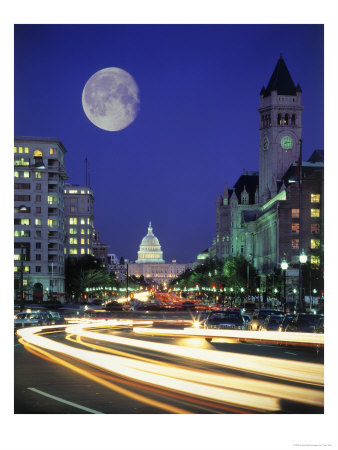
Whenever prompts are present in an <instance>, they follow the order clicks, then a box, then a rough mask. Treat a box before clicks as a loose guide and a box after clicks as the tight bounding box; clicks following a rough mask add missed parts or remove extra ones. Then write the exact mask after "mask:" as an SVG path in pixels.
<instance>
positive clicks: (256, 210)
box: [209, 57, 324, 277]
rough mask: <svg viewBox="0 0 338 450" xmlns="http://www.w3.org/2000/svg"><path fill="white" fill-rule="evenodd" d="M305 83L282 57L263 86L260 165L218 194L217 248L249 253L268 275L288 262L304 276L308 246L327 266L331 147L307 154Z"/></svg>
mask: <svg viewBox="0 0 338 450" xmlns="http://www.w3.org/2000/svg"><path fill="white" fill-rule="evenodd" d="M302 111H303V106H302V104H301V88H300V86H299V84H298V85H297V86H296V85H295V84H294V82H293V81H292V78H291V76H290V74H289V71H288V69H287V67H286V64H285V62H284V60H283V59H282V57H281V58H280V59H279V60H278V62H277V65H276V67H275V70H274V71H273V74H272V76H271V78H270V81H269V83H268V85H267V88H264V86H263V88H262V90H261V92H260V107H259V109H258V112H259V172H258V173H257V172H247V171H244V172H243V174H242V175H241V176H240V177H239V179H238V181H237V182H236V183H235V185H234V187H233V189H228V188H227V186H226V187H225V190H224V193H223V195H221V194H219V196H218V198H217V201H216V237H215V239H214V242H213V245H212V247H211V248H210V249H209V255H210V256H211V257H215V258H218V259H225V258H227V257H228V256H229V255H243V256H244V257H245V258H246V259H247V260H248V261H249V262H251V263H252V264H253V265H254V267H255V268H256V269H257V271H258V273H259V274H260V275H267V274H271V273H273V272H274V270H275V269H276V268H279V267H280V263H281V260H282V259H283V258H285V259H286V260H287V261H288V263H289V270H288V274H289V275H290V277H291V276H293V277H298V275H299V268H300V265H299V255H300V253H301V252H302V250H304V252H305V253H306V254H307V256H308V259H309V261H310V263H311V266H312V267H313V268H317V269H318V268H319V269H320V270H321V268H322V267H323V264H324V261H323V252H324V247H323V245H324V234H323V225H324V224H323V215H324V202H323V200H324V198H323V196H324V188H323V179H324V152H323V150H316V151H314V152H313V154H312V155H311V157H310V158H309V160H308V161H306V162H303V161H302Z"/></svg>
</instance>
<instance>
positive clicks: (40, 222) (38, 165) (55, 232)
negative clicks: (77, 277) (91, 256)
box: [14, 137, 67, 301]
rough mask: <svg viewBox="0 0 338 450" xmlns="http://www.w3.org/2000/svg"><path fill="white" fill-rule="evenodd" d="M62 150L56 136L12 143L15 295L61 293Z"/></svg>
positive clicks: (44, 297) (42, 297) (31, 297)
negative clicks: (23, 293)
mask: <svg viewBox="0 0 338 450" xmlns="http://www.w3.org/2000/svg"><path fill="white" fill-rule="evenodd" d="M65 153H66V149H65V147H64V146H63V144H62V143H61V142H60V141H59V140H58V139H55V138H30V137H16V138H15V143H14V273H15V277H14V280H15V289H14V291H15V295H16V299H17V300H19V297H20V295H21V292H25V296H26V299H27V300H34V301H40V300H47V299H49V298H50V297H51V296H52V297H58V298H59V299H61V300H62V299H63V295H64V282H65V275H64V258H65V253H64V251H65V244H66V242H65V224H64V182H65V179H66V178H67V173H66V171H65V166H64V164H65Z"/></svg>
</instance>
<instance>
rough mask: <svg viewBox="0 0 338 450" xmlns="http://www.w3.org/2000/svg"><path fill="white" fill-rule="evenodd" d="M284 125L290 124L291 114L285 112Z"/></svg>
mask: <svg viewBox="0 0 338 450" xmlns="http://www.w3.org/2000/svg"><path fill="white" fill-rule="evenodd" d="M284 125H289V114H285V116H284Z"/></svg>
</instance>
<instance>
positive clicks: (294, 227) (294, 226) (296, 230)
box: [291, 222, 299, 233]
mask: <svg viewBox="0 0 338 450" xmlns="http://www.w3.org/2000/svg"><path fill="white" fill-rule="evenodd" d="M291 231H292V233H299V222H294V223H292V224H291Z"/></svg>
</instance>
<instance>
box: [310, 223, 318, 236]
mask: <svg viewBox="0 0 338 450" xmlns="http://www.w3.org/2000/svg"><path fill="white" fill-rule="evenodd" d="M311 233H312V234H319V233H320V225H319V223H312V224H311Z"/></svg>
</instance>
